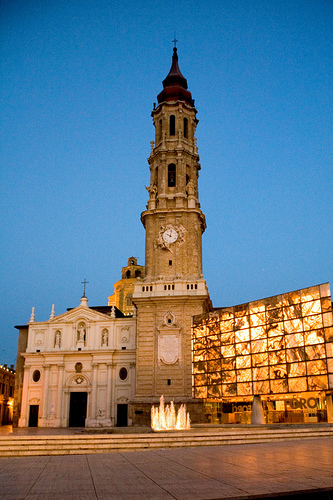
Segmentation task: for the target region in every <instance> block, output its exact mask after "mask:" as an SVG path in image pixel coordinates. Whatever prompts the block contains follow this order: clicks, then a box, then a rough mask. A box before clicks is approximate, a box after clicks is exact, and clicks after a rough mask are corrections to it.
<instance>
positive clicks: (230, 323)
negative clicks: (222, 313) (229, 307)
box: [220, 319, 234, 332]
mask: <svg viewBox="0 0 333 500" xmlns="http://www.w3.org/2000/svg"><path fill="white" fill-rule="evenodd" d="M233 328H234V320H233V319H229V320H227V321H220V330H221V332H231V331H232V330H233Z"/></svg>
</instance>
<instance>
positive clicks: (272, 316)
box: [266, 308, 283, 323]
mask: <svg viewBox="0 0 333 500" xmlns="http://www.w3.org/2000/svg"><path fill="white" fill-rule="evenodd" d="M266 317H267V321H268V323H274V322H275V321H281V320H282V319H283V311H282V308H281V309H270V310H267V311H266Z"/></svg>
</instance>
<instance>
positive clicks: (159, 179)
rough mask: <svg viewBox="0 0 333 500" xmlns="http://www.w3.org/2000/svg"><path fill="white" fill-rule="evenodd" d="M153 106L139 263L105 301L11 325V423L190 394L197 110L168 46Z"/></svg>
mask: <svg viewBox="0 0 333 500" xmlns="http://www.w3.org/2000/svg"><path fill="white" fill-rule="evenodd" d="M157 100H158V105H157V107H156V106H154V110H153V111H152V117H153V123H154V127H155V141H152V142H151V154H150V157H149V159H148V163H149V168H150V185H149V187H147V191H148V195H149V199H148V204H147V207H146V210H144V211H143V212H142V214H141V221H142V223H143V225H144V228H145V231H146V252H145V266H140V265H138V263H137V259H136V258H135V257H130V258H129V259H128V265H127V266H126V267H124V268H123V269H122V277H121V279H120V280H119V281H118V282H117V283H115V285H114V294H113V295H111V296H110V297H109V305H108V306H102V307H93V308H91V307H89V306H88V301H87V298H86V297H85V294H84V296H83V297H82V298H81V303H80V305H79V306H78V307H76V308H74V309H71V310H69V311H67V312H65V313H64V314H61V315H60V316H55V314H54V310H52V312H51V316H50V318H49V320H47V321H44V322H37V321H36V320H35V314H34V312H33V314H32V316H31V318H30V321H29V323H28V324H27V325H23V326H18V327H17V328H18V329H19V344H18V356H17V371H16V395H17V397H16V403H15V409H14V424H15V425H18V426H20V427H25V426H41V427H67V426H88V427H110V426H114V425H118V426H123V425H131V424H134V425H147V424H149V423H150V409H151V405H152V404H154V403H157V402H158V401H159V398H160V396H161V395H162V394H163V395H164V396H165V397H166V399H167V400H170V399H173V400H174V401H175V402H176V403H187V405H188V407H189V409H190V411H191V413H192V415H191V417H192V420H193V421H196V420H200V419H201V417H202V415H201V413H202V408H203V405H202V402H201V401H200V400H198V401H196V400H194V399H193V398H192V356H191V318H192V316H194V315H195V314H202V313H205V312H208V311H209V310H210V308H211V303H210V299H209V294H208V289H207V285H206V282H205V280H204V279H203V274H202V245H201V238H202V234H203V232H204V230H205V228H206V222H205V216H204V214H203V213H202V211H201V209H200V203H199V195H198V176H199V170H200V163H199V155H198V149H197V145H196V139H195V130H196V126H197V123H198V120H197V118H196V113H197V110H196V109H195V107H194V101H193V99H192V96H191V93H190V91H189V90H188V88H187V81H186V79H185V78H184V76H183V75H182V74H181V72H180V69H179V66H178V55H177V49H176V48H174V52H173V58H172V65H171V69H170V72H169V74H168V75H167V77H166V79H165V80H164V81H163V90H162V92H161V93H160V94H159V95H158V97H157Z"/></svg>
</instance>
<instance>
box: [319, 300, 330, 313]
mask: <svg viewBox="0 0 333 500" xmlns="http://www.w3.org/2000/svg"><path fill="white" fill-rule="evenodd" d="M321 310H322V312H328V311H332V302H331V299H329V298H327V299H321Z"/></svg>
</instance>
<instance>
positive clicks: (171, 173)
mask: <svg viewBox="0 0 333 500" xmlns="http://www.w3.org/2000/svg"><path fill="white" fill-rule="evenodd" d="M175 185H176V165H175V164H174V163H170V165H169V166H168V186H169V187H174V186H175Z"/></svg>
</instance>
